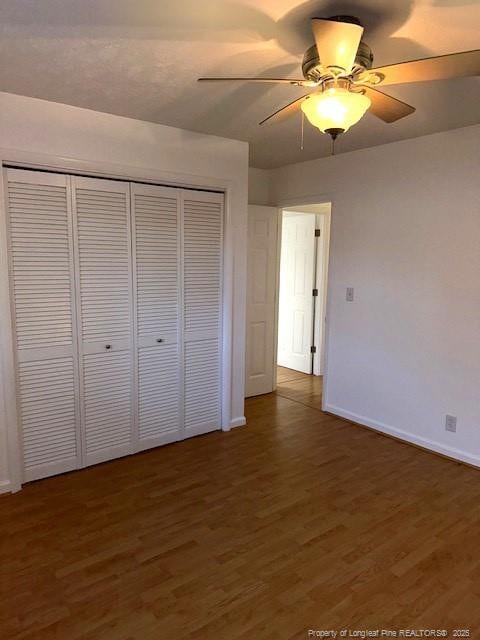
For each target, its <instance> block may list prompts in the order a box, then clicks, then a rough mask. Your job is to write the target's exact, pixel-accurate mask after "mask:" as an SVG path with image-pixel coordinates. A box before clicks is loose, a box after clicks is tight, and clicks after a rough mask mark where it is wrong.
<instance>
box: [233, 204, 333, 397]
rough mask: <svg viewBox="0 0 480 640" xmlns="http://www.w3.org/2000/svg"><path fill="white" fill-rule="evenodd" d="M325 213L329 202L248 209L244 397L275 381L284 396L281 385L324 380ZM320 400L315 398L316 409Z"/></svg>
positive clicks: (271, 388) (327, 230)
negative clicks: (282, 207) (279, 207)
mask: <svg viewBox="0 0 480 640" xmlns="http://www.w3.org/2000/svg"><path fill="white" fill-rule="evenodd" d="M330 215H331V203H330V202H324V203H320V204H308V205H301V206H300V205H299V206H289V207H288V208H284V209H278V208H277V207H267V206H259V205H250V206H249V219H248V258H247V351H246V371H245V386H246V396H247V397H251V396H258V395H262V394H265V393H271V392H272V391H274V390H275V389H276V388H277V386H278V388H279V389H278V392H279V393H280V392H281V393H283V392H285V386H284V385H285V384H287V383H288V384H289V383H290V382H291V383H292V385H298V384H299V381H302V379H303V382H304V384H307V385H309V384H316V385H317V386H318V385H319V384H320V385H321V382H322V376H323V375H324V370H325V312H326V295H327V275H328V255H329V242H330ZM278 366H280V367H282V369H279V368H278ZM313 391H315V390H313ZM314 395H315V396H316V392H315V393H314ZM320 403H321V399H320V400H318V398H317V400H316V406H317V407H318V406H319V404H320Z"/></svg>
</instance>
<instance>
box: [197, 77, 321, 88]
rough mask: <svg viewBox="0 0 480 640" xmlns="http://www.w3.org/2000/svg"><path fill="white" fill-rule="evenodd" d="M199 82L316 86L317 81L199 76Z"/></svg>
mask: <svg viewBox="0 0 480 640" xmlns="http://www.w3.org/2000/svg"><path fill="white" fill-rule="evenodd" d="M198 82H256V83H259V84H262V83H265V82H266V83H270V84H291V85H293V86H295V87H316V86H317V83H315V82H312V81H311V80H304V79H301V80H300V79H296V78H198Z"/></svg>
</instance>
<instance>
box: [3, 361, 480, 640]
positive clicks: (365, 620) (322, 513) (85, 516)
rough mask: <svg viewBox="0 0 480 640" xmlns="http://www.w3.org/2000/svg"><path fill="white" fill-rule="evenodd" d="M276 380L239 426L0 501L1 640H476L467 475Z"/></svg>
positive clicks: (305, 383) (479, 497) (472, 476)
mask: <svg viewBox="0 0 480 640" xmlns="http://www.w3.org/2000/svg"><path fill="white" fill-rule="evenodd" d="M284 373H285V376H284V378H283V381H282V382H280V383H279V386H278V389H277V391H276V393H273V394H269V395H266V396H261V397H258V398H251V399H249V400H248V401H247V408H246V410H247V420H248V425H247V427H244V428H239V429H235V430H233V431H232V432H231V433H228V434H227V433H213V434H209V435H206V436H201V437H198V438H194V439H192V440H188V441H185V442H182V443H177V444H174V445H169V446H166V447H162V448H159V449H155V450H152V451H148V452H144V453H141V454H138V455H136V456H132V457H129V458H124V459H122V460H116V461H113V462H110V463H106V464H102V465H98V466H96V467H92V468H89V469H85V470H82V471H78V472H73V473H70V474H65V475H63V476H58V477H55V478H49V479H46V480H42V481H38V482H34V483H30V484H27V485H25V487H24V489H23V491H22V492H20V493H18V494H15V495H7V496H1V497H0V541H1V543H0V638H1V640H4V639H5V640H20V639H23V640H154V639H155V640H159V639H161V640H164V639H165V640H170V639H173V638H175V639H179V640H193V639H195V640H217V639H220V640H247V639H249V640H252V639H253V640H274V639H275V640H277V639H280V640H296V639H297V638H307V637H308V636H307V630H308V629H310V628H319V629H322V628H332V629H340V628H357V629H365V628H371V629H376V628H386V629H390V628H395V629H398V628H442V627H446V628H449V629H453V628H462V627H466V628H470V629H471V637H478V635H476V634H478V633H480V586H479V585H480V473H479V472H478V471H476V470H474V469H471V468H468V467H466V466H463V465H461V464H458V463H455V462H453V461H449V460H445V459H442V458H440V457H438V456H435V455H433V454H429V453H427V452H424V451H421V450H418V449H416V448H413V447H411V446H409V445H407V444H403V443H401V442H397V441H394V440H392V439H389V438H385V437H383V436H381V435H378V434H376V433H374V432H371V431H368V430H364V429H361V428H359V427H357V426H355V425H352V424H350V423H348V422H346V421H344V420H342V419H340V418H336V417H334V416H331V415H327V414H324V413H322V412H321V410H320V405H321V393H322V388H321V379H320V378H318V377H314V376H306V375H305V374H300V375H299V376H295V375H292V374H291V373H289V371H286V372H284ZM294 373H295V372H294Z"/></svg>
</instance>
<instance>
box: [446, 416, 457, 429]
mask: <svg viewBox="0 0 480 640" xmlns="http://www.w3.org/2000/svg"><path fill="white" fill-rule="evenodd" d="M445 431H451V432H452V433H456V432H457V416H449V415H448V414H447V415H446V416H445Z"/></svg>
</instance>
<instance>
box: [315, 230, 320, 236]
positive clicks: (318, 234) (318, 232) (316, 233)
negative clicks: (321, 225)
mask: <svg viewBox="0 0 480 640" xmlns="http://www.w3.org/2000/svg"><path fill="white" fill-rule="evenodd" d="M320 233H321V229H315V237H316V238H319V237H320Z"/></svg>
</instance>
